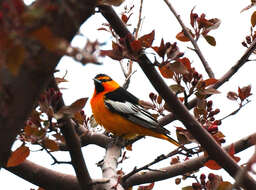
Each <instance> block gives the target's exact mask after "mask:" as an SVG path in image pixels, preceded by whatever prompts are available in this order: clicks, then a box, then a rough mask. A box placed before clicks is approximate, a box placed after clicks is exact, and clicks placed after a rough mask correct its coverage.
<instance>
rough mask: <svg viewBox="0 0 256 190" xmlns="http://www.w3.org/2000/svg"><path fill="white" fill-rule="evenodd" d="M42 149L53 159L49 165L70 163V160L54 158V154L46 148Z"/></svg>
mask: <svg viewBox="0 0 256 190" xmlns="http://www.w3.org/2000/svg"><path fill="white" fill-rule="evenodd" d="M44 150H45V151H46V152H47V153H48V154H49V155H50V157H51V158H52V159H53V163H52V164H51V165H55V164H72V163H71V162H70V161H58V160H57V158H55V156H53V154H52V153H51V152H50V151H49V150H47V148H44Z"/></svg>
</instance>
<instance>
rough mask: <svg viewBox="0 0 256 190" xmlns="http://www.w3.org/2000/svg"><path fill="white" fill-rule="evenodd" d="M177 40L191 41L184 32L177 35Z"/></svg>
mask: <svg viewBox="0 0 256 190" xmlns="http://www.w3.org/2000/svg"><path fill="white" fill-rule="evenodd" d="M176 38H177V39H178V40H180V41H182V42H188V41H190V39H189V38H188V37H187V36H186V35H185V34H184V32H183V31H181V32H179V33H178V34H177V35H176Z"/></svg>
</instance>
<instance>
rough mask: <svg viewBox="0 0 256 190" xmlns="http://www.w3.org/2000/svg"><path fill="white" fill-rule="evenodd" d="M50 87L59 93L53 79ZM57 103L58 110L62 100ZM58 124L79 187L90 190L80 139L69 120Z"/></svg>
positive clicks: (65, 119) (89, 180)
mask: <svg viewBox="0 0 256 190" xmlns="http://www.w3.org/2000/svg"><path fill="white" fill-rule="evenodd" d="M50 86H51V87H53V88H54V89H55V90H57V91H59V88H58V86H57V84H56V82H55V80H54V79H52V80H51V83H50ZM58 103H59V104H58V108H61V107H63V106H65V104H64V101H63V99H62V98H61V99H60V100H59V101H58ZM58 108H57V109H58ZM55 111H57V110H55ZM58 122H60V123H61V125H62V126H61V128H60V129H61V133H62V134H63V135H64V138H65V142H66V145H67V147H68V150H69V154H70V157H71V162H72V165H73V167H74V170H75V172H76V176H77V179H78V181H79V184H80V186H81V189H83V190H86V189H91V186H89V184H90V183H91V177H90V174H89V171H88V169H87V166H86V164H85V161H84V157H83V153H82V150H81V145H80V138H79V137H78V135H77V133H76V131H75V128H74V125H73V123H72V122H71V119H69V118H65V117H64V118H63V119H61V120H60V121H58Z"/></svg>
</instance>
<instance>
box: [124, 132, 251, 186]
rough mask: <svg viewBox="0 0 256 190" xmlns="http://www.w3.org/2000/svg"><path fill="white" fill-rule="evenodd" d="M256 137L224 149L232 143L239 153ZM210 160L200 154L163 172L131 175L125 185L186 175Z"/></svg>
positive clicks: (166, 168)
mask: <svg viewBox="0 0 256 190" xmlns="http://www.w3.org/2000/svg"><path fill="white" fill-rule="evenodd" d="M255 139H256V133H254V134H252V135H250V136H248V137H246V138H243V139H241V140H239V141H237V142H235V143H234V144H231V145H228V146H226V147H225V148H224V149H225V150H229V149H230V147H231V146H232V145H234V147H235V153H239V152H241V151H243V150H245V149H247V148H249V147H251V146H254V142H255ZM207 160H208V158H207V157H205V156H199V157H198V158H193V159H190V160H187V161H184V162H181V163H177V164H175V165H171V166H168V167H165V168H161V169H160V170H164V171H166V172H165V173H162V172H145V173H144V174H143V175H141V174H135V175H133V176H131V177H129V178H128V179H127V180H126V181H124V183H123V186H124V187H126V188H127V187H131V186H134V185H140V184H143V183H152V182H153V181H161V180H165V179H168V178H171V177H175V176H178V175H184V174H186V173H187V172H190V171H196V170H199V169H200V168H202V167H204V163H205V162H206V161H207Z"/></svg>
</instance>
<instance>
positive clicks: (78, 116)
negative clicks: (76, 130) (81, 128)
mask: <svg viewBox="0 0 256 190" xmlns="http://www.w3.org/2000/svg"><path fill="white" fill-rule="evenodd" d="M73 118H74V119H75V120H76V121H77V122H78V123H79V124H81V125H82V124H83V123H84V122H85V119H86V117H85V115H84V114H81V112H76V113H75V114H74V116H73Z"/></svg>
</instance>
